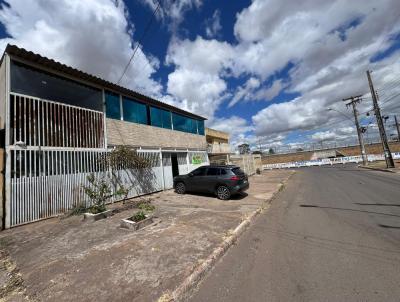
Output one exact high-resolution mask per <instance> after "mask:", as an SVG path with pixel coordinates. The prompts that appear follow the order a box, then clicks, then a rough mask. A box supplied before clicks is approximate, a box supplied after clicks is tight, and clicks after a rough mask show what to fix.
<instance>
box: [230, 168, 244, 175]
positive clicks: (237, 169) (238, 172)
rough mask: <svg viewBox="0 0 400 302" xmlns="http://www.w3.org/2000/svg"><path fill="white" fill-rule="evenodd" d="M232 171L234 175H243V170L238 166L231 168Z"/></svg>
mask: <svg viewBox="0 0 400 302" xmlns="http://www.w3.org/2000/svg"><path fill="white" fill-rule="evenodd" d="M232 172H233V173H235V175H243V174H244V172H243V171H242V169H240V168H233V169H232Z"/></svg>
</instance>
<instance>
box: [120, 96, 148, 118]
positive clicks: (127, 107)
mask: <svg viewBox="0 0 400 302" xmlns="http://www.w3.org/2000/svg"><path fill="white" fill-rule="evenodd" d="M122 107H123V109H124V110H123V111H124V121H127V122H133V123H139V124H147V108H146V105H145V104H142V103H139V102H136V101H134V100H132V99H129V98H125V97H124V99H123V102H122Z"/></svg>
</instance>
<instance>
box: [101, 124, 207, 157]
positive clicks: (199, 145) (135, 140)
mask: <svg viewBox="0 0 400 302" xmlns="http://www.w3.org/2000/svg"><path fill="white" fill-rule="evenodd" d="M106 123H107V140H108V144H109V145H130V146H141V147H157V148H158V147H163V148H169V147H170V148H195V149H202V150H206V148H207V143H206V138H205V136H204V135H197V134H191V133H185V132H181V131H173V130H170V129H164V128H159V127H153V126H148V125H141V124H136V123H129V122H124V121H118V120H113V119H106Z"/></svg>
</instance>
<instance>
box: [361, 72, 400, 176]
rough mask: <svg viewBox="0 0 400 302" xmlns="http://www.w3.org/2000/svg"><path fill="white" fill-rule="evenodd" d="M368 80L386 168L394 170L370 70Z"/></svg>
mask: <svg viewBox="0 0 400 302" xmlns="http://www.w3.org/2000/svg"><path fill="white" fill-rule="evenodd" d="M367 78H368V83H369V89H370V90H371V96H372V102H373V104H374V111H375V117H376V122H377V124H378V128H379V134H380V137H381V141H382V147H383V152H384V155H385V160H386V166H387V167H388V168H394V161H393V157H392V153H391V152H390V148H389V143H388V141H387V137H386V132H385V127H384V125H383V121H382V116H381V110H380V108H379V104H378V99H377V97H376V93H375V89H374V84H373V83H372V79H371V73H370V71H369V70H367Z"/></svg>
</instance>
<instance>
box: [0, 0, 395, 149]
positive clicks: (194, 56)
mask: <svg viewBox="0 0 400 302" xmlns="http://www.w3.org/2000/svg"><path fill="white" fill-rule="evenodd" d="M0 3H1V4H2V8H1V10H0V22H1V26H0V41H1V43H0V47H2V48H4V47H5V45H6V44H7V43H13V44H17V45H19V46H22V47H25V48H27V49H29V50H32V51H34V52H37V53H40V54H42V55H45V56H47V57H50V58H53V59H56V60H58V61H61V62H63V63H66V64H69V65H72V66H74V67H76V68H79V69H82V70H84V71H86V72H90V73H93V74H96V75H98V76H101V77H103V78H106V79H108V80H110V81H114V82H116V81H117V79H118V78H119V77H120V75H121V72H122V70H123V69H124V66H125V64H126V63H127V62H128V60H129V57H130V56H131V54H132V52H133V49H134V47H135V46H136V44H137V43H139V42H141V45H140V48H139V51H138V52H137V54H136V55H135V57H134V60H133V62H132V64H131V66H130V67H129V69H128V71H127V73H126V75H125V76H124V78H123V80H122V82H121V84H122V85H124V86H127V87H129V88H132V89H135V90H138V91H140V92H142V93H145V94H148V95H150V96H153V97H155V98H158V99H160V100H162V101H164V102H167V103H170V104H173V105H175V106H179V107H181V108H184V109H186V110H189V111H193V112H195V113H197V114H201V115H204V116H205V117H207V118H208V121H207V124H208V126H210V127H214V128H217V129H220V130H224V131H229V132H230V133H231V142H232V144H233V145H237V144H239V143H243V142H247V143H250V144H251V145H252V146H253V148H256V147H258V146H259V145H261V147H262V148H263V149H268V148H269V147H281V148H283V147H284V146H289V147H291V148H296V147H298V146H301V144H303V143H307V144H313V143H317V144H319V143H321V142H323V143H329V142H331V143H332V142H334V141H335V142H340V141H343V142H346V141H350V140H353V141H354V139H355V138H356V134H355V131H354V129H353V128H354V127H353V126H352V124H351V121H348V120H346V118H345V117H344V116H343V115H341V114H340V113H338V112H337V111H327V108H329V107H332V108H335V109H336V110H339V111H342V112H344V113H346V114H351V112H350V111H348V110H347V109H346V107H345V106H344V104H343V102H341V101H340V100H341V99H342V98H344V97H348V96H350V95H355V94H363V95H365V100H364V101H363V102H362V103H361V104H360V106H359V107H360V112H362V113H364V112H365V111H367V110H369V108H370V107H371V99H370V98H369V94H368V85H367V81H366V76H365V71H366V70H367V69H371V70H373V72H374V73H373V76H374V81H375V83H376V87H377V89H378V92H380V93H381V96H382V97H381V101H382V102H383V103H384V104H383V112H384V114H388V115H390V116H393V114H398V112H399V106H398V104H399V99H398V98H397V97H393V96H395V95H396V94H397V93H399V92H400V91H399V83H400V75H399V73H400V63H399V48H400V21H399V20H400V14H399V13H398V12H399V11H400V3H399V2H398V1H396V0H382V1H380V2H379V5H377V3H376V1H372V0H355V1H351V2H350V1H339V0H337V1H329V2H328V1H318V0H305V1H301V2H297V1H296V2H295V1H290V0H253V1H209V0H208V1H203V0H163V1H161V0H160V4H161V5H160V9H159V10H158V13H157V15H156V18H155V19H154V20H153V22H152V24H151V27H150V29H149V31H148V32H147V34H146V36H145V38H144V40H143V41H139V38H140V37H141V36H142V34H143V32H144V30H145V27H146V26H147V23H148V22H149V19H150V18H151V15H152V14H153V11H154V9H155V7H156V5H157V2H156V1H153V0H135V1H121V0H119V1H111V0H86V1H79V0H59V1H42V0H32V1H29V2H26V1H22V0H9V1H7V2H5V1H2V0H1V1H0ZM391 118H392V117H391ZM361 119H362V123H363V124H372V126H371V127H370V128H371V130H370V131H371V133H372V134H374V133H375V135H376V131H375V132H374V130H373V128H374V126H373V124H374V120H373V119H372V118H371V117H367V116H365V114H364V115H362V116H361ZM389 131H392V129H391V128H390V129H389Z"/></svg>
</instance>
